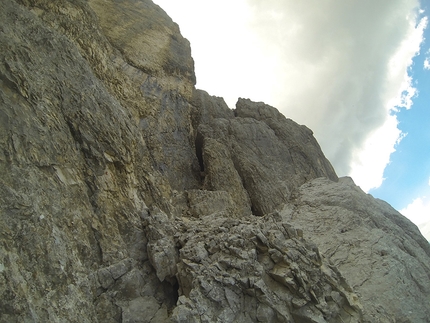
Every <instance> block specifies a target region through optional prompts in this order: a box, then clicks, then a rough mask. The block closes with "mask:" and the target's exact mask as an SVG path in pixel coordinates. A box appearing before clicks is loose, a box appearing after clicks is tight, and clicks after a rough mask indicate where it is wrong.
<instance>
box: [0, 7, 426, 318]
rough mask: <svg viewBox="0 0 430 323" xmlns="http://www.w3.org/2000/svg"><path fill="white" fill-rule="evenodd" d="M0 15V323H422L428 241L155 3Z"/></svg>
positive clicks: (8, 10) (25, 9) (11, 9)
mask: <svg viewBox="0 0 430 323" xmlns="http://www.w3.org/2000/svg"><path fill="white" fill-rule="evenodd" d="M0 3H1V7H2V10H1V11H0V46H1V48H2V51H1V52H0V175H1V176H0V245H1V247H0V322H8V323H9V322H216V321H218V322H339V323H341V322H414V323H415V322H427V318H428V317H430V313H429V309H428V304H429V303H430V300H429V295H430V286H429V283H428V282H429V272H430V270H429V263H430V256H429V255H430V252H429V245H428V243H427V242H426V241H425V240H424V238H423V237H422V236H421V235H420V234H419V232H418V230H417V228H416V227H415V226H414V225H413V224H411V223H410V222H409V221H408V220H406V219H405V218H403V217H402V216H401V215H400V214H398V213H396V212H395V211H394V210H393V209H392V208H391V207H390V206H388V205H387V204H385V203H383V202H381V201H376V200H374V199H373V198H372V197H370V196H367V195H366V194H364V193H363V192H361V191H360V190H359V189H357V188H355V186H354V185H353V184H352V183H349V182H348V180H346V179H341V180H340V181H338V178H337V176H336V174H335V172H334V170H333V168H332V166H331V165H330V163H329V162H328V161H327V160H326V158H325V157H324V155H323V153H322V152H321V150H320V148H319V146H318V144H317V142H316V140H315V138H314V137H313V136H312V132H311V131H310V130H309V129H308V128H306V127H305V126H300V125H298V124H296V123H295V122H293V121H292V120H289V119H286V118H285V117H284V116H282V115H281V114H280V113H279V112H278V111H277V110H276V109H275V108H272V107H270V106H268V105H265V104H263V103H255V102H251V101H249V100H246V99H239V101H238V103H237V106H236V109H235V110H230V109H229V108H228V107H227V106H226V104H225V102H224V100H223V99H221V98H216V97H212V96H210V95H209V94H207V93H206V92H204V91H200V90H196V89H195V87H194V84H195V75H194V67H193V60H192V58H191V50H190V46H189V43H188V41H187V40H186V39H184V38H183V37H182V36H181V35H180V32H179V28H178V26H177V25H176V24H175V23H173V22H172V21H171V19H170V18H169V17H168V16H167V15H166V14H165V13H164V11H163V10H161V9H160V8H159V7H158V6H156V5H154V4H153V3H152V2H151V1H149V0H141V1H137V0H129V1H113V0H108V1H100V0H89V1H80V0H74V1H72V0H70V1H66V0H58V1H48V0H38V1H36V0H34V1H33V0H17V1H7V0H1V1H0Z"/></svg>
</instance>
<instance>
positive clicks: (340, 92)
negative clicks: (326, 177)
mask: <svg viewBox="0 0 430 323" xmlns="http://www.w3.org/2000/svg"><path fill="white" fill-rule="evenodd" d="M155 2H156V3H157V4H159V5H160V6H161V7H163V8H164V9H165V10H166V11H167V12H168V14H169V15H171V16H172V18H173V19H174V20H175V21H176V22H178V23H179V25H180V27H181V31H182V33H183V35H184V36H185V37H187V38H188V39H189V40H190V42H191V47H192V53H193V57H194V60H195V66H196V74H197V86H198V87H199V88H203V89H205V90H206V91H208V92H209V93H211V94H213V95H218V96H222V97H224V98H225V100H226V101H227V103H228V104H229V106H230V107H233V105H234V103H235V102H236V100H237V98H238V97H247V98H250V99H252V100H254V101H264V102H266V103H268V104H271V105H273V106H275V107H276V108H278V109H279V110H280V111H281V112H283V114H284V115H285V116H287V117H289V118H291V119H293V120H295V121H297V122H299V123H301V124H305V125H307V126H308V127H309V128H311V129H312V130H313V131H314V133H315V136H316V137H317V139H318V141H319V143H320V144H321V146H322V149H323V151H324V153H325V154H326V156H327V157H328V159H329V160H330V161H331V162H332V164H333V165H334V167H335V169H336V171H337V172H338V174H339V175H341V176H342V175H352V176H353V178H354V180H355V182H356V183H357V184H358V185H360V186H361V187H362V188H363V189H364V190H366V191H367V190H369V189H370V188H372V187H377V186H379V185H380V184H381V183H382V180H383V170H384V168H385V166H386V165H387V163H388V162H389V156H390V154H391V153H392V152H393V151H394V149H395V144H396V142H398V141H399V139H401V136H402V134H401V132H400V131H399V130H398V129H397V119H396V117H395V115H393V113H390V110H392V109H394V108H395V106H398V107H401V106H404V107H406V108H408V107H410V105H411V97H412V96H413V95H414V89H413V87H412V85H411V84H412V80H411V79H410V78H409V77H408V75H407V68H408V66H409V65H410V64H411V59H412V57H413V56H414V55H415V54H416V53H417V51H418V50H419V46H420V43H421V42H422V34H423V29H424V28H425V25H426V20H425V19H423V20H421V21H418V18H417V17H418V13H419V11H418V5H419V3H418V1H417V0H379V1H374V0H363V1H335V0H326V1H316V0H304V1H295V0H285V1H279V0H264V1H262V0H235V1H227V0H219V1H216V2H215V1H201V0H183V1H174V0H158V1H157V0H156V1H155Z"/></svg>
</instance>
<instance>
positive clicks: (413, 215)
mask: <svg viewBox="0 0 430 323" xmlns="http://www.w3.org/2000/svg"><path fill="white" fill-rule="evenodd" d="M399 212H400V213H402V214H403V215H404V216H406V217H407V218H408V219H409V220H411V221H412V222H414V223H415V224H416V225H417V226H418V228H419V229H420V231H421V233H422V235H423V236H424V237H426V239H427V240H429V241H430V198H429V197H426V196H423V197H418V198H416V199H415V200H413V201H412V203H410V204H409V205H408V206H406V207H405V208H404V209H402V210H400V211H399Z"/></svg>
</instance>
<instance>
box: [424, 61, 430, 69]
mask: <svg viewBox="0 0 430 323" xmlns="http://www.w3.org/2000/svg"><path fill="white" fill-rule="evenodd" d="M424 69H426V70H430V58H426V59H425V60H424Z"/></svg>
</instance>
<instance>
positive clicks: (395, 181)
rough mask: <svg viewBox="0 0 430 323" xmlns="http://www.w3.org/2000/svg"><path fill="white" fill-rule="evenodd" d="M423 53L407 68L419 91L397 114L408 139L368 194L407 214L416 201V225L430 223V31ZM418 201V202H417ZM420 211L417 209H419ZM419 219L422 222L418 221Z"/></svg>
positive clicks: (423, 5)
mask: <svg viewBox="0 0 430 323" xmlns="http://www.w3.org/2000/svg"><path fill="white" fill-rule="evenodd" d="M421 8H422V10H423V11H424V12H423V13H422V16H427V17H428V15H429V10H430V6H429V5H428V4H426V3H425V2H422V3H421ZM423 36H424V37H423V42H422V43H421V48H420V52H419V53H418V54H417V55H416V56H415V57H414V58H413V63H412V64H411V66H410V67H409V69H408V74H409V75H410V77H411V78H412V80H413V81H412V84H413V86H414V87H415V88H416V89H417V93H416V95H415V96H414V97H413V98H412V102H413V104H412V106H411V108H410V109H400V110H399V112H397V113H396V116H397V119H398V121H399V124H398V128H399V129H400V130H401V131H402V133H404V134H406V135H405V137H404V138H403V139H402V140H401V141H400V142H399V144H398V145H397V146H396V151H395V152H394V153H392V154H391V156H390V163H389V164H388V165H387V167H386V168H385V171H384V178H385V179H384V181H383V182H382V185H381V186H380V187H378V188H375V189H371V190H370V191H369V193H370V194H372V195H373V196H375V197H378V198H381V199H383V200H386V201H388V202H389V203H390V204H391V205H392V206H393V207H394V208H396V209H398V210H401V211H403V213H405V212H406V213H407V210H406V208H407V207H408V205H411V204H412V203H413V202H414V201H415V205H417V203H418V204H420V206H419V207H421V209H420V210H417V209H415V210H413V211H414V212H415V213H417V212H421V215H418V214H410V216H411V217H412V218H414V220H415V221H416V222H421V220H422V222H425V221H424V219H427V221H428V220H430V66H428V62H429V60H430V28H429V26H427V28H426V29H425V30H424V35H423ZM417 200H418V201H417ZM416 208H417V206H416ZM419 216H420V218H421V219H418V217H419Z"/></svg>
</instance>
